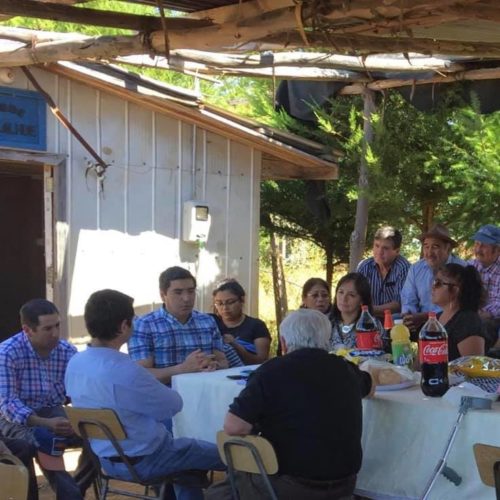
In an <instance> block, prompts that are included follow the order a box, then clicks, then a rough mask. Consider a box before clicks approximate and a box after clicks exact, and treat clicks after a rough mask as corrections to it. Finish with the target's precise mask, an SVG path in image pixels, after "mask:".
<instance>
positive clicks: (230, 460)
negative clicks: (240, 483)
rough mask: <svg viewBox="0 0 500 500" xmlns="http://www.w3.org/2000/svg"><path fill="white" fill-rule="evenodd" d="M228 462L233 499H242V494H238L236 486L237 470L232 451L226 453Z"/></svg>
mask: <svg viewBox="0 0 500 500" xmlns="http://www.w3.org/2000/svg"><path fill="white" fill-rule="evenodd" d="M226 462H227V474H228V476H229V484H230V485H231V494H232V496H233V500H240V495H239V494H238V488H237V487H236V478H235V477H234V474H235V471H234V466H233V457H232V456H231V453H230V452H229V453H226Z"/></svg>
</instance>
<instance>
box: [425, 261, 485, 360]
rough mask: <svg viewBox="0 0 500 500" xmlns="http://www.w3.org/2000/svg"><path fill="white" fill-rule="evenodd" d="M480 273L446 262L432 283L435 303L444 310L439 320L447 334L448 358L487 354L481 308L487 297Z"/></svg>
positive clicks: (467, 267)
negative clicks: (480, 313)
mask: <svg viewBox="0 0 500 500" xmlns="http://www.w3.org/2000/svg"><path fill="white" fill-rule="evenodd" d="M485 294H486V292H485V290H484V288H483V284H482V282H481V276H480V275H479V273H478V272H477V270H476V269H475V268H474V267H473V266H465V267H463V266H461V265H459V264H445V265H444V266H442V267H441V268H440V269H439V270H438V272H437V273H436V277H435V278H434V281H433V282H432V302H433V303H434V304H436V305H438V306H439V307H441V309H442V310H443V312H442V313H440V314H439V315H438V318H439V321H440V322H441V324H442V325H443V326H444V327H445V329H446V332H447V333H448V359H449V360H450V361H452V360H454V359H456V358H459V357H460V356H475V355H479V356H481V355H484V350H485V347H484V346H485V333H484V330H483V325H482V322H481V318H480V316H479V309H480V308H481V307H482V305H483V303H484V300H485Z"/></svg>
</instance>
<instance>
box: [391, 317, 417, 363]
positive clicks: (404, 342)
mask: <svg viewBox="0 0 500 500" xmlns="http://www.w3.org/2000/svg"><path fill="white" fill-rule="evenodd" d="M394 323H395V324H394V326H393V327H392V329H391V347H392V362H393V363H394V364H395V365H399V366H406V367H408V368H411V366H412V364H413V353H412V350H411V343H410V330H408V328H407V327H406V326H405V325H403V320H402V319H397V320H395V321H394Z"/></svg>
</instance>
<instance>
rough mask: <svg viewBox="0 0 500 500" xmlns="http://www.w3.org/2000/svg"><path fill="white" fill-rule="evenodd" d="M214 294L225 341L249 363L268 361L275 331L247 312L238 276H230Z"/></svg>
mask: <svg viewBox="0 0 500 500" xmlns="http://www.w3.org/2000/svg"><path fill="white" fill-rule="evenodd" d="M212 296H213V299H214V312H215V319H216V321H217V324H218V325H219V329H220V331H221V333H222V338H223V339H224V342H225V343H226V344H228V345H230V346H231V347H232V348H233V349H234V350H235V351H236V353H237V354H238V356H239V357H240V358H241V360H242V361H243V363H244V364H245V365H255V364H259V363H263V362H264V361H266V359H267V358H268V357H269V347H270V345H271V335H270V333H269V330H268V328H267V326H266V324H265V323H264V322H263V321H261V320H260V319H258V318H252V317H251V316H247V315H246V314H245V313H244V312H243V305H244V303H245V290H244V289H243V287H242V286H241V285H240V284H239V283H238V282H237V281H236V280H235V279H226V280H224V281H221V282H220V283H219V284H218V285H217V287H216V288H215V290H214V291H213V292H212Z"/></svg>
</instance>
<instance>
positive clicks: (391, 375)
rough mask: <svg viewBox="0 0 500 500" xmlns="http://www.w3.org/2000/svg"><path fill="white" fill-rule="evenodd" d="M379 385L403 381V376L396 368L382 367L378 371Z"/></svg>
mask: <svg viewBox="0 0 500 500" xmlns="http://www.w3.org/2000/svg"><path fill="white" fill-rule="evenodd" d="M377 378H378V384H377V385H395V384H400V383H401V382H403V377H402V376H401V375H400V374H399V373H398V372H397V371H395V370H391V369H390V368H382V369H381V370H379V372H378V377H377Z"/></svg>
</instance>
